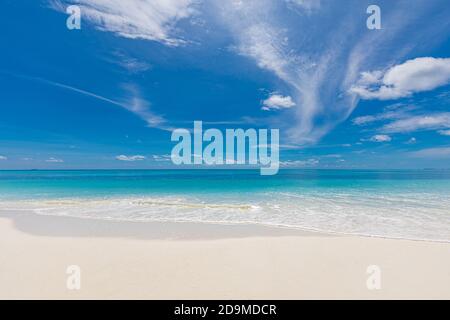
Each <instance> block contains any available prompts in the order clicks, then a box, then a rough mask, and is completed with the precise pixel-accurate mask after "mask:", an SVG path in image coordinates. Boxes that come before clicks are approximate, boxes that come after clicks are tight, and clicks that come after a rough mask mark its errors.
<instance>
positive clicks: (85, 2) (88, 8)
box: [50, 0, 195, 46]
mask: <svg viewBox="0 0 450 320" xmlns="http://www.w3.org/2000/svg"><path fill="white" fill-rule="evenodd" d="M68 4H76V5H78V6H80V8H81V13H82V17H83V19H86V20H88V21H89V22H90V23H92V24H93V25H94V26H95V27H96V28H97V29H99V30H101V31H107V32H112V33H115V34H117V35H119V36H121V37H124V38H130V39H144V40H153V41H157V42H161V43H164V44H166V45H169V46H177V45H180V44H183V43H185V40H183V39H181V38H180V37H177V36H176V35H175V34H176V31H177V30H176V23H177V22H178V21H179V20H181V19H185V18H188V17H190V16H191V15H192V14H193V13H194V12H195V10H194V9H193V7H192V6H193V4H194V1H193V0H164V1H142V0H127V1H123V0H75V1H67V0H50V5H51V6H52V7H53V8H54V9H56V10H59V11H63V12H65V8H66V6H67V5H68Z"/></svg>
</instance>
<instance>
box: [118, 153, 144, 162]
mask: <svg viewBox="0 0 450 320" xmlns="http://www.w3.org/2000/svg"><path fill="white" fill-rule="evenodd" d="M145 159H146V157H145V156H141V155H134V156H126V155H123V154H121V155H120V156H117V157H116V160H119V161H128V162H134V161H142V160H145Z"/></svg>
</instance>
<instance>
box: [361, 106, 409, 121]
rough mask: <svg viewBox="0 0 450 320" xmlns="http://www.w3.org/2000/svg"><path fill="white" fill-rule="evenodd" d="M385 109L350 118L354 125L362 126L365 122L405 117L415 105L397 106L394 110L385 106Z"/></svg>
mask: <svg viewBox="0 0 450 320" xmlns="http://www.w3.org/2000/svg"><path fill="white" fill-rule="evenodd" d="M385 109H386V111H385V112H382V113H379V114H374V115H368V116H361V117H357V118H354V119H353V120H352V122H353V124H355V125H358V126H364V125H367V124H371V123H373V122H378V121H383V120H395V119H401V118H406V117H408V116H410V113H409V111H412V110H415V109H416V107H415V106H413V105H409V106H397V107H396V108H395V109H394V110H391V108H390V107H387V108H385Z"/></svg>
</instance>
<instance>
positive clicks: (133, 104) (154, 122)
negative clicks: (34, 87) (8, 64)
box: [22, 76, 172, 130]
mask: <svg viewBox="0 0 450 320" xmlns="http://www.w3.org/2000/svg"><path fill="white" fill-rule="evenodd" d="M22 77H23V78H26V79H29V80H34V81H39V82H42V83H45V84H48V85H51V86H54V87H58V88H62V89H65V90H69V91H72V92H76V93H78V94H81V95H84V96H88V97H91V98H94V99H97V100H100V101H103V102H106V103H109V104H112V105H115V106H118V107H121V108H123V109H126V110H128V111H130V112H132V113H134V114H135V115H137V116H138V117H140V118H141V119H142V120H144V121H145V122H146V123H147V125H148V126H149V127H151V128H158V129H162V130H171V129H172V128H171V127H170V126H168V125H167V121H166V120H165V119H164V118H163V117H162V116H159V115H157V114H155V113H153V112H152V111H151V110H150V103H149V102H148V101H147V100H145V99H143V98H142V97H141V94H140V92H139V89H138V87H137V86H136V85H133V84H123V85H122V87H123V89H124V91H125V97H124V98H123V99H122V100H114V99H111V98H107V97H104V96H102V95H99V94H97V93H93V92H91V91H87V90H84V89H80V88H77V87H74V86H70V85H67V84H64V83H60V82H55V81H50V80H47V79H43V78H36V77H28V76H22Z"/></svg>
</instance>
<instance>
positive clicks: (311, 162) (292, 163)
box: [280, 159, 320, 167]
mask: <svg viewBox="0 0 450 320" xmlns="http://www.w3.org/2000/svg"><path fill="white" fill-rule="evenodd" d="M319 163H320V161H319V160H318V159H308V160H286V161H280V166H281V167H314V166H317V165H318V164H319Z"/></svg>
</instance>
